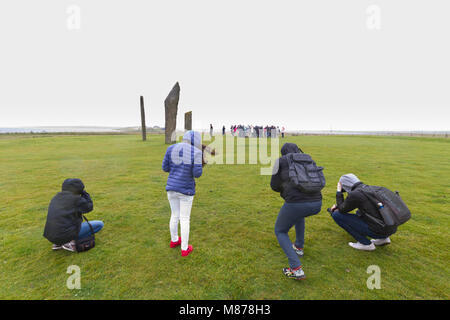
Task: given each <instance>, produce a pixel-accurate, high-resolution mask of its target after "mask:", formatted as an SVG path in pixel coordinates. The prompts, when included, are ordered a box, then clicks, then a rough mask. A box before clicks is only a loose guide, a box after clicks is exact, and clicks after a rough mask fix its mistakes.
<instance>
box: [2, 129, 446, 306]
mask: <svg viewBox="0 0 450 320" xmlns="http://www.w3.org/2000/svg"><path fill="white" fill-rule="evenodd" d="M288 141H289V142H294V143H297V144H299V146H301V148H302V149H303V150H304V151H305V152H307V153H310V154H311V155H312V156H313V158H314V159H315V160H316V162H317V163H318V164H319V165H322V166H324V167H325V174H326V178H327V183H328V184H327V186H326V188H325V189H324V191H323V195H324V201H323V208H322V212H321V213H319V214H318V215H315V216H313V217H310V218H307V219H306V239H305V240H306V243H305V257H304V258H303V259H302V263H303V265H304V270H305V273H306V275H307V279H306V280H305V281H294V280H292V279H287V278H285V277H284V276H283V275H282V273H281V269H282V268H283V267H285V266H287V259H286V257H285V255H284V254H283V252H282V250H281V248H280V247H279V245H278V242H277V240H276V238H275V235H274V232H273V229H274V223H275V219H276V217H277V214H278V210H279V208H280V207H281V205H282V203H283V201H282V199H281V198H280V197H279V195H278V194H277V193H275V192H272V191H271V189H270V186H269V181H270V176H262V175H260V174H259V172H260V171H259V170H260V166H259V165H248V164H247V165H209V166H207V167H206V168H205V170H204V174H203V176H202V177H201V178H200V179H198V182H197V195H196V196H195V199H194V205H193V209H192V214H191V232H190V242H191V243H192V244H193V245H194V248H195V249H194V252H193V253H192V255H191V256H189V257H188V258H182V257H181V256H180V251H179V250H178V249H170V248H168V243H169V241H170V237H169V217H170V210H169V203H168V201H167V197H166V193H165V190H164V187H165V182H166V178H167V174H166V173H164V172H162V170H161V161H162V158H163V156H164V152H165V150H166V148H167V146H166V145H164V140H163V136H160V135H155V136H153V135H152V136H149V140H148V141H147V142H142V141H140V138H139V136H138V135H115V136H112V135H111V136H107V135H98V136H86V135H83V136H51V135H50V136H49V135H47V136H31V135H27V136H3V137H0V194H1V197H0V218H1V220H0V288H1V289H0V298H1V299H449V250H448V242H449V235H448V231H449V226H450V221H449V213H450V161H449V159H450V140H448V139H445V138H442V139H440V138H409V137H375V136H370V137H363V136H357V137H348V136H345V137H344V136H342V137H340V136H297V137H287V138H286V139H284V141H283V142H288ZM280 147H281V146H280ZM350 172H352V173H355V174H356V175H358V176H359V177H360V179H361V180H362V181H364V182H366V183H368V184H374V185H383V186H386V187H388V188H390V189H392V190H399V191H400V193H401V195H402V197H403V198H404V200H405V201H406V202H407V204H408V205H409V207H410V209H411V211H412V219H411V220H410V221H409V222H408V223H406V224H405V225H403V226H401V227H400V228H399V230H398V232H397V233H396V234H395V235H394V236H392V237H391V239H392V244H391V245H390V246H386V247H381V248H378V249H377V250H375V251H374V252H360V251H356V250H354V249H352V248H350V247H349V246H348V245H347V242H349V241H351V237H350V236H349V235H348V234H347V233H345V232H344V231H343V230H342V229H340V228H339V227H338V226H337V225H336V224H335V223H334V222H333V221H332V219H331V218H330V216H329V214H328V213H327V212H326V208H327V207H328V206H330V205H332V204H333V203H334V195H335V190H336V189H335V188H336V183H337V180H338V178H339V177H340V176H341V175H342V174H345V173H350ZM68 177H77V178H81V179H82V180H83V181H84V182H85V184H86V186H87V190H88V192H90V193H91V196H92V197H93V200H94V211H93V212H92V213H89V214H88V217H89V218H91V219H101V220H103V221H104V222H105V228H104V229H103V230H102V231H101V232H100V233H99V234H98V236H97V246H96V248H95V249H93V250H91V251H88V252H85V253H80V254H74V253H69V252H65V251H64V252H62V251H58V252H52V251H51V250H50V248H51V244H50V243H49V242H48V241H47V240H46V239H45V238H43V236H42V233H43V228H44V224H45V218H46V214H47V206H48V203H49V201H50V199H51V198H52V197H53V195H54V194H55V193H56V192H58V191H59V190H60V186H61V183H62V181H63V180H64V179H65V178H68ZM290 235H291V238H292V239H293V237H294V232H293V230H292V231H291V233H290ZM70 265H78V266H79V267H80V268H81V277H82V278H81V286H82V289H81V290H69V289H67V287H66V280H67V278H68V277H69V274H67V273H66V271H67V267H68V266H70ZM370 265H378V266H379V267H380V268H381V289H380V290H376V289H375V290H369V289H368V288H367V286H366V280H367V278H368V277H369V274H367V273H366V270H367V267H368V266H370Z"/></svg>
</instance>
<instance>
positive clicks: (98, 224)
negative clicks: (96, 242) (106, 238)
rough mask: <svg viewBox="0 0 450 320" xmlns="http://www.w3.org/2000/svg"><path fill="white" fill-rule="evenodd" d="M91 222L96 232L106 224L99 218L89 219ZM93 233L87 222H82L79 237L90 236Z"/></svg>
mask: <svg viewBox="0 0 450 320" xmlns="http://www.w3.org/2000/svg"><path fill="white" fill-rule="evenodd" d="M89 223H90V224H91V226H92V229H94V233H97V232H99V231H100V230H102V228H103V226H104V224H103V221H99V220H94V221H89ZM91 234H92V232H91V228H89V225H88V224H87V222H83V223H82V224H81V229H80V233H79V234H78V239H82V238H86V237H89V236H90V235H91Z"/></svg>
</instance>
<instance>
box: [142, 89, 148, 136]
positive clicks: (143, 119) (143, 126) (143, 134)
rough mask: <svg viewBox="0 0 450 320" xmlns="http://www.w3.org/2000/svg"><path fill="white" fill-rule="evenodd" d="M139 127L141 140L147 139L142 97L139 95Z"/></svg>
mask: <svg viewBox="0 0 450 320" xmlns="http://www.w3.org/2000/svg"><path fill="white" fill-rule="evenodd" d="M141 128H142V141H145V140H147V126H146V125H145V110H144V97H143V96H141Z"/></svg>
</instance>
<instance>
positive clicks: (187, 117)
mask: <svg viewBox="0 0 450 320" xmlns="http://www.w3.org/2000/svg"><path fill="white" fill-rule="evenodd" d="M184 130H186V131H189V130H192V111H189V112H186V113H185V114H184Z"/></svg>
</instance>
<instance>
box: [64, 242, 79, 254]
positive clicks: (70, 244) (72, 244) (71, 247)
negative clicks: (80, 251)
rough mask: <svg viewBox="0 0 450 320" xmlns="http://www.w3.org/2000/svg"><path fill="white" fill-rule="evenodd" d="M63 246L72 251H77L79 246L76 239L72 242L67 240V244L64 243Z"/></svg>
mask: <svg viewBox="0 0 450 320" xmlns="http://www.w3.org/2000/svg"><path fill="white" fill-rule="evenodd" d="M62 248H63V249H64V250H67V251H70V252H77V247H76V245H75V240H72V241H70V242H67V243H66V244H63V245H62Z"/></svg>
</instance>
